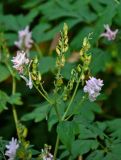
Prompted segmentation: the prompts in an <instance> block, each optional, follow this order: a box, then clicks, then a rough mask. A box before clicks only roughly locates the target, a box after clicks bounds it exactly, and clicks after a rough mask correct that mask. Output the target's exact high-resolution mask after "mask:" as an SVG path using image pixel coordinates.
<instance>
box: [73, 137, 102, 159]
mask: <svg viewBox="0 0 121 160" xmlns="http://www.w3.org/2000/svg"><path fill="white" fill-rule="evenodd" d="M98 145H99V144H98V141H97V140H75V141H74V142H73V143H72V151H71V153H72V155H73V157H74V158H76V157H77V156H79V155H83V154H85V153H87V152H89V151H90V150H91V149H96V148H97V147H98Z"/></svg>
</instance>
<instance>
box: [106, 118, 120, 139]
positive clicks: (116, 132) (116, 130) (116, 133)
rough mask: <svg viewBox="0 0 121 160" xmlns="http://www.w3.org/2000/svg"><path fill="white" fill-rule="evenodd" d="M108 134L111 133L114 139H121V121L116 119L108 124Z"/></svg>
mask: <svg viewBox="0 0 121 160" xmlns="http://www.w3.org/2000/svg"><path fill="white" fill-rule="evenodd" d="M106 124H107V126H108V128H107V130H108V132H110V133H111V136H112V137H115V138H119V137H120V138H121V119H115V120H112V121H107V122H106Z"/></svg>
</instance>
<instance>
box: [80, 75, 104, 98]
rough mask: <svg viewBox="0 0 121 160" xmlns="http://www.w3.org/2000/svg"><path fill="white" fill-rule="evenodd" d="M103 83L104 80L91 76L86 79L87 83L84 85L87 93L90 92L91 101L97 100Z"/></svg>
mask: <svg viewBox="0 0 121 160" xmlns="http://www.w3.org/2000/svg"><path fill="white" fill-rule="evenodd" d="M103 85H104V84H103V80H100V79H96V78H95V77H90V79H89V80H88V81H86V85H85V86H84V89H83V90H84V92H85V93H88V94H89V100H90V101H95V100H96V97H97V96H99V95H100V91H101V88H102V86H103Z"/></svg>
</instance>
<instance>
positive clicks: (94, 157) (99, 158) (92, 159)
mask: <svg viewBox="0 0 121 160" xmlns="http://www.w3.org/2000/svg"><path fill="white" fill-rule="evenodd" d="M103 158H104V152H103V151H102V150H96V151H94V152H92V153H90V154H89V156H88V157H87V158H86V160H103Z"/></svg>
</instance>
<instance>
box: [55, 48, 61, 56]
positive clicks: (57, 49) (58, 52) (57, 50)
mask: <svg viewBox="0 0 121 160" xmlns="http://www.w3.org/2000/svg"><path fill="white" fill-rule="evenodd" d="M56 53H57V54H58V55H60V53H61V52H60V50H59V48H58V47H56Z"/></svg>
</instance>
